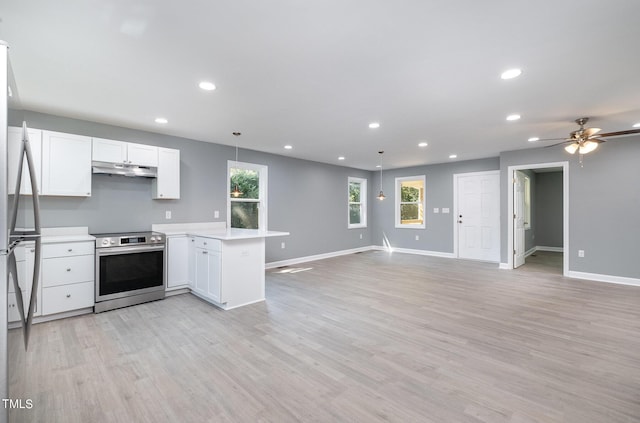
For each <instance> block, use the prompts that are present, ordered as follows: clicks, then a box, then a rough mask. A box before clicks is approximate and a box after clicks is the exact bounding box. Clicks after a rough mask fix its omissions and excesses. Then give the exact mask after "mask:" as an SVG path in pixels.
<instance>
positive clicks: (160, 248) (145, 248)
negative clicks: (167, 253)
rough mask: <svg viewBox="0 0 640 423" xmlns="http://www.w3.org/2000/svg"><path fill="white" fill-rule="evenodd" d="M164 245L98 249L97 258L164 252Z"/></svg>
mask: <svg viewBox="0 0 640 423" xmlns="http://www.w3.org/2000/svg"><path fill="white" fill-rule="evenodd" d="M164 249H165V248H164V245H152V246H148V245H145V246H138V247H113V248H96V255H97V256H113V255H117V254H126V253H144V252H147V251H149V252H151V251H163V250H164Z"/></svg>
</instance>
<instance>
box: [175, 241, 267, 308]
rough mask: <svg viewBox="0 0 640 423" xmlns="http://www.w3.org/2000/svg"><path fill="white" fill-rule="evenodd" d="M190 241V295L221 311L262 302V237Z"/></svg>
mask: <svg viewBox="0 0 640 423" xmlns="http://www.w3.org/2000/svg"><path fill="white" fill-rule="evenodd" d="M189 238H190V241H189V242H188V244H189V245H188V251H189V254H190V256H191V260H188V265H189V267H190V268H189V269H188V271H187V273H188V275H190V287H191V290H192V291H191V292H192V293H193V294H195V295H197V296H198V297H200V298H202V299H204V300H206V301H208V302H210V303H212V304H214V305H216V306H218V307H220V308H222V309H224V310H229V309H232V308H236V307H240V306H243V305H247V304H252V303H256V302H259V301H264V238H255V239H235V240H219V239H212V238H206V237H198V236H194V237H189Z"/></svg>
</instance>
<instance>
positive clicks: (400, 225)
mask: <svg viewBox="0 0 640 423" xmlns="http://www.w3.org/2000/svg"><path fill="white" fill-rule="evenodd" d="M403 181H422V223H421V224H415V223H400V203H401V200H402V195H401V193H400V186H401V185H402V182H403ZM395 194H396V196H395V198H394V200H393V201H394V202H395V204H394V205H395V209H396V215H395V227H396V228H397V229H425V228H426V227H427V177H426V175H416V176H398V177H396V178H395Z"/></svg>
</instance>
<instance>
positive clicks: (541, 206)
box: [507, 162, 569, 276]
mask: <svg viewBox="0 0 640 423" xmlns="http://www.w3.org/2000/svg"><path fill="white" fill-rule="evenodd" d="M507 177H508V180H509V183H510V187H512V188H510V189H509V190H508V215H507V216H508V217H509V218H508V237H507V241H508V245H509V246H510V248H509V251H508V255H507V257H508V262H507V268H508V269H515V268H518V267H520V266H523V265H525V267H524V269H528V270H534V271H535V270H541V271H546V272H551V273H559V272H562V274H563V275H564V276H566V275H567V273H568V270H569V259H568V254H567V252H568V246H569V164H568V162H557V163H541V164H531V165H520V166H509V168H508V172H507Z"/></svg>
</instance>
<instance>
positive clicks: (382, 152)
mask: <svg viewBox="0 0 640 423" xmlns="http://www.w3.org/2000/svg"><path fill="white" fill-rule="evenodd" d="M378 154H380V194H378V200H380V201H382V200H384V199H385V196H384V192H383V191H382V155H383V154H384V151H378Z"/></svg>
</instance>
